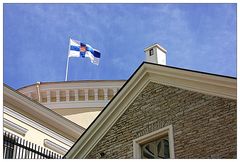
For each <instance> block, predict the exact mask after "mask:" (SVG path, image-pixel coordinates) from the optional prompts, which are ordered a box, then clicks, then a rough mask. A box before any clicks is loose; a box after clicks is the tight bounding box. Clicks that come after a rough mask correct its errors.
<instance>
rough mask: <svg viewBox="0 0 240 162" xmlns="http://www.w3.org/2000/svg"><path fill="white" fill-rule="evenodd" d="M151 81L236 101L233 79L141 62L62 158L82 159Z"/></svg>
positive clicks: (234, 80) (234, 81)
mask: <svg viewBox="0 0 240 162" xmlns="http://www.w3.org/2000/svg"><path fill="white" fill-rule="evenodd" d="M152 81H153V82H157V83H160V84H164V85H171V86H175V87H179V88H183V89H187V90H193V91H196V92H200V93H206V94H210V95H217V96H220V97H226V98H230V99H236V79H232V78H227V77H220V76H213V75H209V74H202V73H198V72H191V71H187V70H181V69H176V68H171V67H165V66H160V65H156V64H149V63H143V64H142V65H141V66H140V67H139V68H138V70H137V71H136V72H135V73H134V74H133V75H132V76H131V78H130V79H129V80H128V81H127V82H126V83H125V85H124V87H123V88H122V90H121V91H119V93H118V94H117V95H116V96H115V97H114V99H113V100H111V102H110V103H109V104H108V105H107V106H106V107H105V109H104V110H103V111H102V113H101V114H100V115H99V116H98V118H97V119H96V120H95V122H94V123H92V125H91V126H90V127H89V128H88V129H87V131H86V132H85V133H84V134H83V135H82V137H81V138H79V139H78V141H77V142H76V143H75V144H74V146H73V147H72V148H71V149H70V150H69V152H68V153H67V154H66V155H65V156H66V158H85V157H86V156H87V155H88V153H89V152H90V151H91V150H92V149H93V148H94V147H95V146H96V144H97V143H98V142H99V141H100V140H101V138H102V137H103V136H104V135H105V134H106V132H107V131H108V130H109V129H110V128H111V127H112V126H113V124H114V123H115V122H116V121H117V120H118V119H119V117H120V116H121V115H122V114H123V113H124V112H125V110H126V109H127V108H128V106H129V105H130V104H131V103H132V101H134V99H135V98H136V97H137V96H138V94H139V93H141V91H142V90H143V89H144V88H145V87H146V86H147V85H148V83H149V82H152ZM185 81H186V82H185ZM204 85H205V86H206V87H204ZM218 88H219V89H218ZM221 91H224V92H221Z"/></svg>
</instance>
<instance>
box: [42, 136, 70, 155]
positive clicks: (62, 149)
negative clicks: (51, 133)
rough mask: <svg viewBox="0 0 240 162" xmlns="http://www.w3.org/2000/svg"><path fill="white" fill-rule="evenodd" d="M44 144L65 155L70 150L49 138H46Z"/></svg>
mask: <svg viewBox="0 0 240 162" xmlns="http://www.w3.org/2000/svg"><path fill="white" fill-rule="evenodd" d="M44 146H45V147H47V148H49V149H51V150H53V151H55V152H57V153H59V154H61V155H64V154H65V153H66V152H67V151H68V149H66V148H64V147H62V146H60V145H58V144H56V143H54V142H52V141H50V140H48V139H44Z"/></svg>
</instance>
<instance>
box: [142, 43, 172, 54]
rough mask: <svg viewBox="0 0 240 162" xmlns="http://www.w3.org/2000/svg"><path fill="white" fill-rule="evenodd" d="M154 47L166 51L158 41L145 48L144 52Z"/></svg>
mask: <svg viewBox="0 0 240 162" xmlns="http://www.w3.org/2000/svg"><path fill="white" fill-rule="evenodd" d="M154 47H157V48H158V49H160V50H161V51H162V52H164V53H167V50H166V49H164V48H163V47H161V46H160V45H159V44H158V43H155V44H153V45H151V46H149V47H147V48H145V49H144V52H146V51H147V50H150V49H152V48H154Z"/></svg>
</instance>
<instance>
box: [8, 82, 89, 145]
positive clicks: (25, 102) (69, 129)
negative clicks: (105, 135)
mask: <svg viewBox="0 0 240 162" xmlns="http://www.w3.org/2000/svg"><path fill="white" fill-rule="evenodd" d="M3 92H4V96H3V100H4V101H3V103H4V105H5V106H8V105H10V106H11V108H12V109H14V111H16V112H21V114H27V116H28V117H29V118H31V119H34V120H35V121H38V122H40V123H42V125H45V126H46V127H48V128H50V129H52V130H54V131H56V132H58V133H59V134H61V135H63V136H65V137H67V138H68V139H70V140H72V141H75V140H76V139H77V138H78V137H79V136H80V135H81V134H82V133H83V132H84V130H85V129H84V128H82V127H80V126H78V125H77V124H75V123H73V122H71V121H69V120H68V119H66V118H64V117H62V116H60V115H58V114H57V113H55V112H53V111H52V110H50V109H49V108H46V107H44V106H43V105H41V104H39V103H36V102H34V101H32V100H30V99H29V98H27V97H25V96H24V95H22V94H19V92H15V91H14V90H12V89H10V88H8V87H7V86H5V85H4V87H3Z"/></svg>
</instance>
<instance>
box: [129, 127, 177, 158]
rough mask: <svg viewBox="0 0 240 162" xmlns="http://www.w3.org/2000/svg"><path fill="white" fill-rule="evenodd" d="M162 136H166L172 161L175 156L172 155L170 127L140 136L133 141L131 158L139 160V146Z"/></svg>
mask: <svg viewBox="0 0 240 162" xmlns="http://www.w3.org/2000/svg"><path fill="white" fill-rule="evenodd" d="M164 135H168V138H169V139H168V140H169V152H170V158H171V159H174V158H175V155H174V144H173V143H174V142H173V141H174V140H173V127H172V125H169V126H166V127H164V128H161V129H159V130H157V131H154V132H151V133H149V134H146V135H144V136H141V137H139V138H137V139H134V140H133V158H134V159H141V146H140V145H141V144H143V143H146V142H148V141H151V140H153V139H156V138H158V137H161V136H164Z"/></svg>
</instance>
